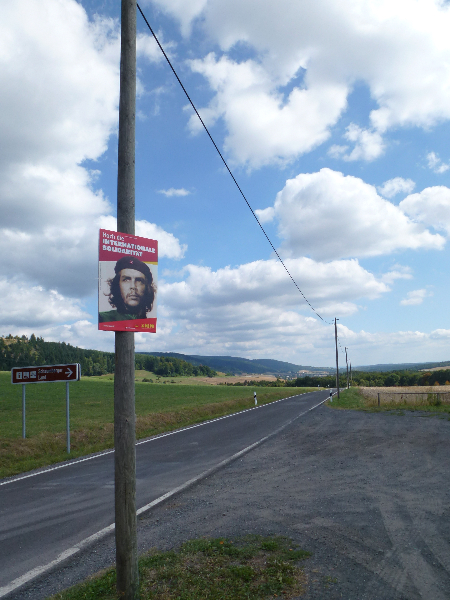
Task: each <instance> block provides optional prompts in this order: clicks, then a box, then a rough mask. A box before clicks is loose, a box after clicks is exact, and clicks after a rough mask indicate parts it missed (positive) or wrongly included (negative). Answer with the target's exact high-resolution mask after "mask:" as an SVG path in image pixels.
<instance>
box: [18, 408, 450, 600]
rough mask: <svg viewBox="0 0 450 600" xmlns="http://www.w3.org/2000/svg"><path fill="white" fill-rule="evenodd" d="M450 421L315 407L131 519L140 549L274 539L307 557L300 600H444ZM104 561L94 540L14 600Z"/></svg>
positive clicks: (109, 557)
mask: <svg viewBox="0 0 450 600" xmlns="http://www.w3.org/2000/svg"><path fill="white" fill-rule="evenodd" d="M449 442H450V422H449V421H448V420H447V417H445V418H442V417H441V418H439V417H431V418H430V417H424V416H420V414H419V413H411V414H407V415H406V416H393V415H390V414H389V413H375V414H366V413H362V412H353V411H337V410H332V409H330V408H328V407H326V406H324V407H322V408H319V409H316V410H314V411H312V412H310V413H308V415H306V416H305V417H303V418H302V419H301V421H297V422H295V423H294V424H293V425H291V426H290V427H289V428H288V429H286V430H284V431H283V432H282V433H281V434H280V435H278V436H277V437H275V438H273V439H271V440H270V441H268V442H267V443H265V444H263V445H262V446H260V447H258V448H256V449H255V450H254V451H252V452H250V453H249V454H247V455H245V456H244V457H243V458H242V459H241V460H238V461H236V462H234V463H232V464H230V465H229V466H228V467H226V468H225V469H223V470H222V471H220V472H217V473H215V474H214V475H213V476H211V477H209V478H208V479H206V480H204V481H202V482H201V483H199V484H198V485H196V486H195V487H193V488H191V489H190V490H189V491H187V492H185V493H183V494H182V495H180V496H178V497H176V498H175V500H173V501H172V502H170V503H169V504H166V505H163V506H161V507H159V508H157V509H156V510H154V511H153V512H151V513H149V514H148V515H146V516H144V517H143V518H141V519H140V520H139V545H140V548H141V550H144V549H147V548H149V547H151V546H157V547H159V548H169V547H173V546H177V545H178V544H179V543H181V542H182V541H184V540H186V539H190V538H193V537H198V536H226V537H231V538H233V537H234V536H238V535H243V534H246V533H258V534H282V535H287V536H289V537H291V538H293V539H294V540H295V541H296V542H297V543H298V544H300V545H301V546H302V547H303V548H304V549H306V550H310V551H312V552H313V557H312V558H311V559H309V560H307V561H306V562H305V563H304V565H305V568H306V572H307V575H308V590H307V593H306V595H305V596H303V597H302V598H304V599H305V600H328V599H333V600H334V599H338V598H339V599H340V598H344V599H345V600H416V599H417V600H419V599H423V600H445V599H448V598H450V520H449V516H450V492H449V485H448V482H449V481H450V458H449V453H448V448H449ZM113 560H114V547H113V541H112V540H106V541H105V542H103V543H102V544H99V546H98V547H96V548H94V549H92V551H91V552H90V553H88V554H86V555H84V556H83V557H81V559H80V561H79V562H78V563H77V564H76V565H71V566H70V567H66V568H65V569H62V570H61V571H59V572H58V573H55V574H53V575H52V576H51V578H49V577H48V578H47V581H42V582H37V583H36V584H35V585H34V586H33V588H31V589H29V590H28V591H24V592H22V593H20V594H17V595H16V596H15V598H17V600H19V599H20V600H22V599H24V598H33V599H34V600H37V599H38V598H42V597H45V595H43V594H44V592H45V591H47V592H50V591H53V590H56V589H58V588H60V587H61V586H62V585H66V586H67V585H69V584H70V583H72V582H73V581H76V580H77V579H78V578H80V577H83V576H85V575H87V574H88V573H89V572H92V571H95V570H96V569H98V568H101V567H102V566H104V565H105V564H108V563H111V562H113Z"/></svg>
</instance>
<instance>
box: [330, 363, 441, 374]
mask: <svg viewBox="0 0 450 600" xmlns="http://www.w3.org/2000/svg"><path fill="white" fill-rule="evenodd" d="M435 367H450V361H443V362H426V363H395V364H382V365H364V366H358V367H353V366H352V370H353V371H365V372H366V373H367V372H371V371H378V372H380V373H382V372H385V371H422V370H424V369H434V368H435ZM339 370H340V371H341V370H343V369H339Z"/></svg>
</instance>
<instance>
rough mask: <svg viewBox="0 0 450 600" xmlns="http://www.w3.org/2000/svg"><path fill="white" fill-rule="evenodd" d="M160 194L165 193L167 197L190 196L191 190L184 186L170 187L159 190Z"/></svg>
mask: <svg viewBox="0 0 450 600" xmlns="http://www.w3.org/2000/svg"><path fill="white" fill-rule="evenodd" d="M158 194H164V196H167V198H171V197H172V196H189V195H190V194H191V192H189V191H188V190H185V189H184V188H169V189H168V190H158Z"/></svg>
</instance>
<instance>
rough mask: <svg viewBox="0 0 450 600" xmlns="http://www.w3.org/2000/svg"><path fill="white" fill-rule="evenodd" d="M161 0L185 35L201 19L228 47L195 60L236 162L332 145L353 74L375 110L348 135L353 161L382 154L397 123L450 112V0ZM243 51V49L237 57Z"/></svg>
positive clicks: (422, 123)
mask: <svg viewBox="0 0 450 600" xmlns="http://www.w3.org/2000/svg"><path fill="white" fill-rule="evenodd" d="M155 1H156V3H157V4H158V5H159V7H160V8H161V9H162V10H163V11H165V12H166V13H169V14H171V15H173V16H174V17H175V18H176V19H178V20H179V21H180V23H181V24H182V28H183V32H184V33H185V34H186V35H188V34H189V31H190V27H191V26H192V24H193V23H194V22H196V24H197V25H198V26H199V27H202V28H203V30H204V31H205V33H206V34H207V35H208V37H209V39H210V40H212V42H213V43H215V44H217V45H218V46H219V48H220V49H221V52H222V55H221V56H220V57H218V58H216V57H212V56H211V55H209V56H206V57H203V58H198V60H196V61H193V62H191V66H192V68H193V69H194V70H195V71H196V72H199V73H202V74H203V75H204V77H205V78H206V79H207V80H208V82H209V84H210V86H211V88H212V89H213V91H214V93H215V96H214V98H213V100H212V101H211V102H210V103H209V105H208V106H207V107H206V111H205V114H207V115H208V118H210V120H211V122H213V121H214V120H215V119H217V118H221V119H223V120H224V122H225V124H226V127H227V130H228V136H227V139H226V147H227V149H228V151H229V153H230V154H231V155H232V156H233V158H235V159H236V160H238V161H241V162H246V163H247V164H249V165H251V166H259V165H262V164H267V163H269V162H274V161H275V162H276V161H279V160H289V159H291V158H293V157H295V156H297V155H298V154H300V153H302V152H307V151H309V150H310V149H311V148H313V147H315V146H317V145H318V144H320V143H323V142H324V141H325V140H326V139H327V138H328V136H329V132H330V128H331V127H332V126H333V125H334V124H335V123H336V122H337V120H338V119H339V117H340V116H341V115H342V113H343V111H344V110H345V109H346V106H347V98H348V96H349V94H350V93H351V91H352V90H353V88H354V85H355V83H356V82H358V83H359V84H364V85H366V86H367V88H368V90H369V92H370V95H371V98H372V99H373V101H374V102H375V103H376V104H377V107H376V108H375V109H374V110H372V111H371V113H370V115H368V117H369V119H370V127H369V128H368V129H365V130H364V129H361V128H359V127H357V126H354V125H352V126H351V129H350V130H349V131H348V132H347V133H348V135H349V136H350V138H354V139H352V140H350V141H353V142H356V145H355V147H354V149H353V150H351V151H350V152H349V153H346V149H344V151H343V156H345V157H346V158H347V160H360V159H364V160H373V159H374V158H375V157H376V156H378V155H379V154H380V153H381V152H382V151H383V142H382V140H381V137H380V136H381V135H383V134H384V133H385V132H387V130H389V129H390V128H393V127H398V126H401V127H402V126H411V125H413V126H419V127H424V128H430V127H433V126H434V125H436V124H438V123H440V122H442V121H444V120H448V119H449V118H450V104H449V102H448V89H449V85H450V60H449V57H450V42H449V38H448V30H449V25H450V11H449V6H448V3H444V2H437V1H434V0H416V1H415V2H413V3H411V2H405V0H381V1H378V2H376V3H374V2H372V0H355V1H354V2H352V3H350V4H348V3H347V4H345V5H343V4H342V2H339V0H316V1H315V2H306V3H305V2H292V1H291V0H279V2H277V3H276V4H274V3H273V2H271V1H269V0H197V2H190V3H186V2H182V1H180V0H170V1H168V2H166V0H164V1H163V0H155ZM242 49H244V52H243V53H242V56H244V58H243V59H239V58H236V56H239V51H240V50H242ZM249 54H250V56H251V57H252V58H251V59H249V58H248V55H249ZM250 107H253V109H254V110H253V111H252V110H251V109H250ZM293 127H294V128H295V132H294V131H293V130H292V128H293ZM242 145H243V146H242ZM335 150H336V148H335Z"/></svg>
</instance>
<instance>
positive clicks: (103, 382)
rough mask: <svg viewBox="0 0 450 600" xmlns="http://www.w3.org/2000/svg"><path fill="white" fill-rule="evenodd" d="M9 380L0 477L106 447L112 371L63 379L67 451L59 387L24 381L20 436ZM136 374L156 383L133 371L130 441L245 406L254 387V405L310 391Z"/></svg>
mask: <svg viewBox="0 0 450 600" xmlns="http://www.w3.org/2000/svg"><path fill="white" fill-rule="evenodd" d="M10 378H11V376H10V373H9V372H0V478H1V477H6V476H9V475H14V474H17V473H20V472H23V471H28V470H30V469H34V468H37V467H42V466H45V465H49V464H53V463H56V462H60V461H62V460H66V459H67V458H75V457H78V456H83V455H86V454H90V453H92V452H98V451H100V450H104V449H107V448H112V447H113V418H114V414H113V412H114V411H113V393H114V392H113V386H114V381H113V376H112V375H106V376H102V377H86V378H82V379H81V381H79V382H73V383H71V384H70V429H71V453H70V455H68V454H67V452H66V433H65V432H66V412H65V411H66V409H65V384H64V383H50V384H34V385H27V387H26V439H22V386H20V385H11V383H10V381H11V379H10ZM144 378H146V379H152V380H153V381H154V382H156V380H157V378H156V376H154V375H152V374H151V373H148V372H142V371H138V372H137V373H136V417H137V419H136V437H137V438H138V439H140V438H144V437H148V436H150V435H155V434H157V433H161V432H163V431H170V430H174V429H178V428H180V427H185V426H186V425H190V424H192V423H199V422H201V421H205V420H208V419H211V418H215V417H218V416H221V415H225V414H230V413H232V412H236V411H238V410H243V409H245V408H249V407H251V406H253V405H254V401H253V392H254V391H256V393H257V397H258V404H265V403H267V402H273V401H274V400H278V399H280V398H286V397H288V396H293V395H296V394H301V393H305V392H307V391H310V390H309V389H308V388H256V389H255V390H254V389H253V388H252V387H231V386H225V385H205V384H203V385H201V384H200V382H199V381H196V380H198V379H199V378H180V377H178V378H174V379H172V378H160V379H159V383H146V382H143V381H142V379H144ZM172 380H173V381H174V382H175V383H171V382H172ZM192 380H194V381H192ZM194 383H195V384H196V385H194Z"/></svg>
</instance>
